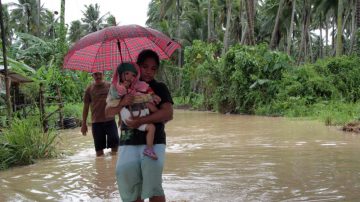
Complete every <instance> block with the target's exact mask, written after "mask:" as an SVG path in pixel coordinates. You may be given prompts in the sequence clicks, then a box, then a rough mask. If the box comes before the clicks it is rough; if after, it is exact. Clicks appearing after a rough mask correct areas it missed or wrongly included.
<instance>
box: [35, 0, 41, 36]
mask: <svg viewBox="0 0 360 202" xmlns="http://www.w3.org/2000/svg"><path fill="white" fill-rule="evenodd" d="M40 14H41V0H38V1H37V16H36V17H37V18H36V34H37V37H40Z"/></svg>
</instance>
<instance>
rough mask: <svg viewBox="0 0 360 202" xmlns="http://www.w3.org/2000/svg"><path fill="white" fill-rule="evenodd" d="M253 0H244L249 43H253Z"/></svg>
mask: <svg viewBox="0 0 360 202" xmlns="http://www.w3.org/2000/svg"><path fill="white" fill-rule="evenodd" d="M254 3H255V2H254V0H246V1H245V5H246V16H247V21H248V35H247V36H248V39H249V43H248V44H249V45H254V44H255V31H254V29H255V4H254Z"/></svg>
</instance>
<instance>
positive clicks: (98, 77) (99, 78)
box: [92, 72, 104, 84]
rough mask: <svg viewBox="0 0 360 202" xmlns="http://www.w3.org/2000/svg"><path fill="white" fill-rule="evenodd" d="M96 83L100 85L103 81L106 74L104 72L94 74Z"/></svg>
mask: <svg viewBox="0 0 360 202" xmlns="http://www.w3.org/2000/svg"><path fill="white" fill-rule="evenodd" d="M92 77H93V79H94V81H95V83H97V84H99V83H101V82H102V81H103V78H104V74H103V73H102V72H95V73H93V74H92Z"/></svg>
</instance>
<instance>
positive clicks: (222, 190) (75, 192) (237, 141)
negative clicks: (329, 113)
mask: <svg viewBox="0 0 360 202" xmlns="http://www.w3.org/2000/svg"><path fill="white" fill-rule="evenodd" d="M166 127H167V133H168V138H167V141H168V144H167V157H166V162H165V170H164V188H165V192H166V194H167V199H168V201H357V200H359V199H360V192H359V191H358V190H360V158H358V154H359V152H360V136H358V135H353V134H349V133H343V132H341V131H339V130H337V129H336V128H334V127H325V126H323V124H322V123H318V122H314V121H304V120H301V121H293V120H288V119H284V118H274V117H256V116H236V115H220V114H216V113H209V112H190V111H176V112H175V119H174V120H173V121H171V122H169V123H168V124H167V126H166ZM62 136H63V139H64V141H65V142H66V141H68V145H69V146H68V147H67V149H68V150H69V152H72V153H73V155H71V156H68V157H66V158H63V159H54V160H46V161H42V162H38V163H37V164H35V165H31V166H26V167H20V168H15V169H11V170H8V171H4V172H0V182H1V184H0V189H1V190H2V191H1V192H0V201H119V200H120V199H119V194H118V191H117V186H116V181H115V164H116V158H114V157H112V156H110V155H106V156H105V157H103V158H96V157H95V154H94V151H93V143H92V139H91V136H88V137H82V136H81V134H80V133H79V129H75V130H67V131H65V132H64V133H63V134H62Z"/></svg>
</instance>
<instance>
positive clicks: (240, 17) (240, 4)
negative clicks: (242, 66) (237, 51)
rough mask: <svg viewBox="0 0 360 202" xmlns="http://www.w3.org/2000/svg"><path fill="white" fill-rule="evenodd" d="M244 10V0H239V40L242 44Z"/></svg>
mask: <svg viewBox="0 0 360 202" xmlns="http://www.w3.org/2000/svg"><path fill="white" fill-rule="evenodd" d="M242 10H243V1H242V0H239V24H238V26H239V27H240V31H239V34H240V35H239V34H238V36H237V40H238V42H239V43H240V44H241V39H242V34H243V26H242V24H243V20H242V19H243V18H242V15H243V12H242Z"/></svg>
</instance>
